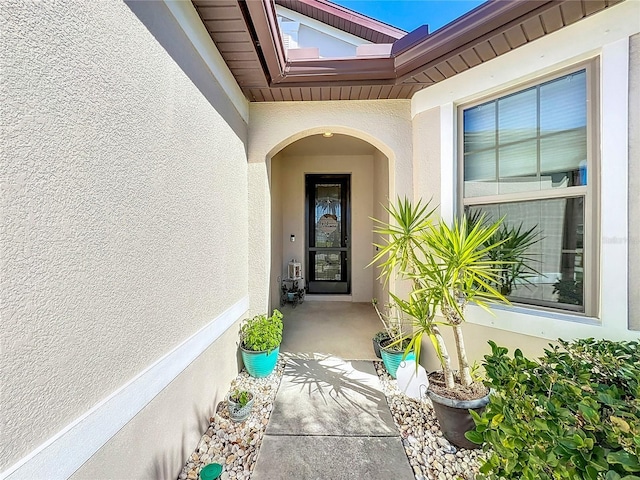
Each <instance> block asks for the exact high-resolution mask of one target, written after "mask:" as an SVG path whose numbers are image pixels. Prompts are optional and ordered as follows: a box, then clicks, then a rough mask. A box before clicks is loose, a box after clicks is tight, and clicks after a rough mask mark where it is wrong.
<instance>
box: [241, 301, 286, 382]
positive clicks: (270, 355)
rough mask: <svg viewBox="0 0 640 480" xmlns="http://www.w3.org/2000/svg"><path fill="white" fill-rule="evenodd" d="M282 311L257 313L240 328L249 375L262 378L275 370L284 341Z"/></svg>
mask: <svg viewBox="0 0 640 480" xmlns="http://www.w3.org/2000/svg"><path fill="white" fill-rule="evenodd" d="M282 329H283V324H282V313H280V311H279V310H277V309H276V310H274V311H273V314H272V315H271V316H270V317H267V315H266V314H261V315H256V316H255V317H253V318H250V319H247V320H245V321H244V323H243V325H242V327H241V328H240V351H241V353H242V361H243V362H244V366H245V367H246V369H247V372H249V375H251V376H252V377H256V378H262V377H266V376H267V375H269V374H270V373H271V372H273V370H274V368H275V367H276V363H277V361H278V354H279V353H280V343H282Z"/></svg>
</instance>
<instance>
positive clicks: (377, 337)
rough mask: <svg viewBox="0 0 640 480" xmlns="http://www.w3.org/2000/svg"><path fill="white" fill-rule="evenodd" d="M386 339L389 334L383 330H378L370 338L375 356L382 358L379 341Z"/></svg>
mask: <svg viewBox="0 0 640 480" xmlns="http://www.w3.org/2000/svg"><path fill="white" fill-rule="evenodd" d="M388 339H389V334H388V333H387V332H386V331H385V330H380V331H379V332H376V334H375V335H374V336H373V338H372V339H371V340H372V342H373V352H374V353H375V354H376V357H378V358H382V354H381V353H380V343H381V342H383V341H385V340H388Z"/></svg>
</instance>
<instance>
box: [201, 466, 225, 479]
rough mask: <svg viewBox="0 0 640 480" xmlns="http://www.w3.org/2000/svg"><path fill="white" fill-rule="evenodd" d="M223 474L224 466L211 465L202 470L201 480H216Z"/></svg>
mask: <svg viewBox="0 0 640 480" xmlns="http://www.w3.org/2000/svg"><path fill="white" fill-rule="evenodd" d="M221 473H222V465H220V464H219V463H210V464H209V465H205V466H204V467H202V470H200V480H215V479H216V478H218V477H220V474H221Z"/></svg>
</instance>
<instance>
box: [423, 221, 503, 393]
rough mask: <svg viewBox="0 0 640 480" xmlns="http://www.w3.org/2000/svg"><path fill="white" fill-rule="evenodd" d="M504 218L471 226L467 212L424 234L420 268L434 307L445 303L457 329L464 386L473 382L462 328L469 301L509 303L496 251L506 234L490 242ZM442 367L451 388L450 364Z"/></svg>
mask: <svg viewBox="0 0 640 480" xmlns="http://www.w3.org/2000/svg"><path fill="white" fill-rule="evenodd" d="M501 223H502V221H501V220H499V221H497V222H495V223H493V224H489V225H485V224H484V222H478V223H477V224H476V225H475V226H474V227H473V228H469V224H468V222H467V220H466V218H461V219H456V220H454V222H453V224H452V226H451V227H450V226H448V225H447V224H445V223H442V222H441V223H440V224H439V225H437V226H431V227H430V228H429V231H428V232H427V234H426V235H425V238H424V240H425V244H426V245H427V247H428V248H427V252H428V254H427V256H426V259H425V261H424V262H419V263H418V264H417V272H416V273H415V274H414V277H415V280H416V282H417V283H418V285H419V286H420V289H421V290H422V291H423V292H424V295H425V297H426V298H428V299H430V302H431V305H432V308H433V309H439V310H440V311H441V312H442V315H443V317H444V319H445V324H446V325H448V326H450V327H451V328H452V329H453V333H454V339H455V344H456V352H457V355H458V365H459V367H460V370H459V376H460V383H461V384H462V385H464V386H467V385H471V383H472V382H473V379H472V378H471V368H470V366H469V361H468V358H467V353H466V349H465V346H464V337H463V334H462V324H463V323H464V321H465V310H466V307H467V305H468V304H469V303H470V302H473V303H475V304H476V305H478V306H480V307H481V308H484V309H485V310H489V304H491V303H507V304H508V303H509V301H508V300H507V299H506V298H505V297H504V295H502V293H500V292H499V291H498V290H497V289H496V288H495V287H494V285H495V284H496V283H497V282H498V281H499V274H500V271H501V268H502V266H503V265H504V262H501V261H497V260H493V259H492V258H491V257H490V253H491V252H492V251H493V250H495V249H496V248H499V246H500V245H501V244H502V243H504V242H505V241H506V240H500V241H498V242H496V243H490V242H489V244H487V242H488V240H490V239H491V238H492V236H493V235H495V233H496V231H497V230H498V229H499V228H500V226H501ZM442 367H443V371H444V377H445V384H446V386H447V388H453V387H454V384H455V382H454V376H453V372H452V370H451V368H450V365H447V364H443V365H442Z"/></svg>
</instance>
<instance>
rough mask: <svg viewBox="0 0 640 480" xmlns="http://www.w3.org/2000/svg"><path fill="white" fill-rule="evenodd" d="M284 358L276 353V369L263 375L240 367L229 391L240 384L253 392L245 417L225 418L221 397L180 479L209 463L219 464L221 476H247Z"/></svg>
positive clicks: (237, 479)
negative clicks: (251, 402)
mask: <svg viewBox="0 0 640 480" xmlns="http://www.w3.org/2000/svg"><path fill="white" fill-rule="evenodd" d="M284 366H285V359H283V358H282V357H280V358H279V359H278V364H277V365H276V369H275V370H274V371H273V373H271V375H269V376H267V377H265V378H253V377H250V376H249V374H248V373H247V372H246V371H245V370H243V371H242V372H240V374H239V375H238V376H237V377H236V378H235V380H233V382H231V386H230V388H229V391H232V390H235V389H236V388H241V389H243V390H248V391H250V392H253V393H254V398H255V400H254V404H253V409H252V411H251V414H250V415H249V418H247V419H246V420H245V421H244V422H240V423H236V422H232V421H231V420H230V419H229V411H228V409H227V402H226V400H223V401H222V402H220V403H219V404H218V406H217V408H216V414H215V416H213V417H211V418H210V422H211V423H210V424H209V428H208V429H207V431H206V432H205V434H204V435H203V436H202V438H201V439H200V442H199V443H198V447H197V448H196V450H195V451H194V452H193V453H192V454H191V455H190V456H189V458H188V460H187V463H186V464H185V465H184V467H183V468H182V471H181V472H180V475H179V477H178V478H179V479H180V480H185V479H189V480H197V479H198V478H199V475H200V470H201V469H202V467H204V466H205V465H208V464H210V463H219V464H221V465H223V471H222V475H221V476H220V479H221V480H231V479H234V480H248V479H249V478H251V472H253V468H254V466H255V461H256V459H257V458H258V450H259V449H260V445H261V444H262V438H263V437H264V432H265V430H266V428H267V423H269V417H271V410H272V409H273V401H274V400H275V398H276V393H277V392H278V387H279V386H280V380H281V379H282V373H283V372H284Z"/></svg>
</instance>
